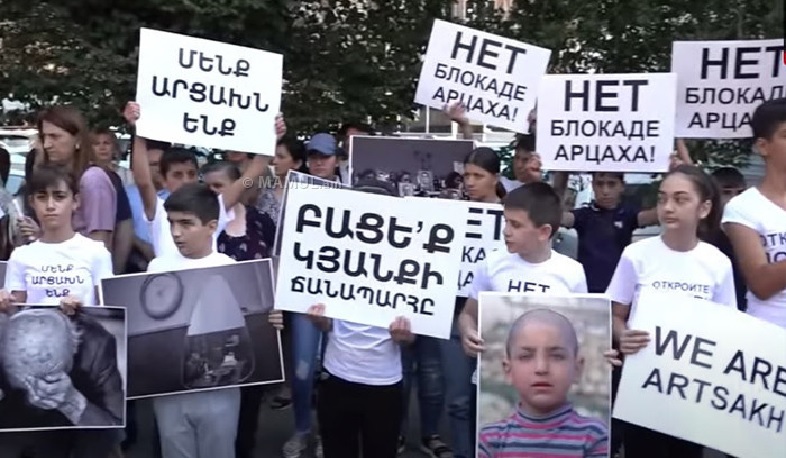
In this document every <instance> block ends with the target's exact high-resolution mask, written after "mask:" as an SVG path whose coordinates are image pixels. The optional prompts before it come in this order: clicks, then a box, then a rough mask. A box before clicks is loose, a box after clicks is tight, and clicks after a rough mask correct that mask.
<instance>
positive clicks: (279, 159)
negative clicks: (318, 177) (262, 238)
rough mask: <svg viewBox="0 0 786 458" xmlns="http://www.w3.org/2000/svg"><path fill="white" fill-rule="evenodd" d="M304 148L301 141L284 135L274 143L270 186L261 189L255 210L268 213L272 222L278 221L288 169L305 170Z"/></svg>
mask: <svg viewBox="0 0 786 458" xmlns="http://www.w3.org/2000/svg"><path fill="white" fill-rule="evenodd" d="M305 163H306V149H305V146H304V145H303V142H301V141H300V140H296V139H294V138H290V137H284V138H282V139H281V141H279V142H278V145H276V155H275V156H273V160H272V161H271V165H272V166H273V174H274V175H275V176H274V177H273V180H272V183H271V184H272V186H267V187H265V188H264V189H263V191H262V195H261V196H260V197H259V200H258V201H257V210H259V212H260V213H264V214H266V215H268V216H269V217H270V218H271V219H272V220H273V221H274V222H276V223H278V217H279V214H280V212H281V203H282V202H283V200H284V183H285V182H286V180H287V174H288V173H289V171H290V170H292V171H295V172H306V169H305Z"/></svg>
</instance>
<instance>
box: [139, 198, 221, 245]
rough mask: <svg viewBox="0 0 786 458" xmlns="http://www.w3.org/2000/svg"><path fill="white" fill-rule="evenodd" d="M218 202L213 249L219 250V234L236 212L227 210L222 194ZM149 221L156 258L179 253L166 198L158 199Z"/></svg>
mask: <svg viewBox="0 0 786 458" xmlns="http://www.w3.org/2000/svg"><path fill="white" fill-rule="evenodd" d="M218 203H219V206H220V208H219V212H218V227H217V228H216V232H215V233H213V251H218V236H219V234H221V231H223V230H224V229H226V227H227V224H229V222H230V221H232V220H233V219H235V215H234V212H227V209H226V207H225V206H224V199H223V198H222V197H221V196H219V198H218ZM145 218H147V217H145ZM148 223H149V224H150V237H151V238H152V239H153V251H154V252H155V255H156V258H158V257H161V256H169V255H174V254H179V251H178V250H177V245H175V240H174V239H173V238H172V230H171V229H170V227H169V220H167V216H166V210H164V199H162V198H161V197H158V198H157V200H156V214H155V215H154V216H153V221H148Z"/></svg>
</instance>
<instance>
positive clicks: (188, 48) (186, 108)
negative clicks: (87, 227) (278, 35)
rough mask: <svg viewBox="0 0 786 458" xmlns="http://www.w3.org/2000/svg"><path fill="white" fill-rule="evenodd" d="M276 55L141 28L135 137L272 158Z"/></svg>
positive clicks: (279, 63)
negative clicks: (139, 109) (136, 134)
mask: <svg viewBox="0 0 786 458" xmlns="http://www.w3.org/2000/svg"><path fill="white" fill-rule="evenodd" d="M282 69H283V58H282V56H281V55H280V54H274V53H270V52H267V51H262V50H259V49H251V48H244V47H241V46H235V45H230V44H226V43H220V42H217V41H210V40H204V39H201V38H194V37H189V36H187V35H179V34H176V33H169V32H162V31H158V30H151V29H145V28H143V29H141V30H140V39H139V67H138V74H137V86H136V101H137V102H138V103H139V104H140V105H141V111H142V115H141V117H140V119H139V121H138V122H137V132H138V133H139V135H141V136H143V137H145V138H150V139H154V140H161V141H167V142H172V143H183V144H186V145H194V146H200V147H204V148H216V149H224V150H231V151H243V152H248V153H259V154H265V155H269V156H272V155H273V154H274V151H275V145H276V132H275V119H276V116H277V115H278V113H279V111H280V106H281V84H282V76H281V75H282Z"/></svg>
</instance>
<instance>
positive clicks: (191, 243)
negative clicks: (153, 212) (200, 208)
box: [167, 212, 218, 257]
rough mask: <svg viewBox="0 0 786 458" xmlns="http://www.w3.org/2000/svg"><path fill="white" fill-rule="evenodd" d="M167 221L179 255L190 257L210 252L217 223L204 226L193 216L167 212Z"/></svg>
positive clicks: (213, 222)
mask: <svg viewBox="0 0 786 458" xmlns="http://www.w3.org/2000/svg"><path fill="white" fill-rule="evenodd" d="M167 219H168V220H169V227H170V230H171V231H172V239H173V240H174V241H175V246H176V247H177V249H178V251H180V254H182V255H183V256H185V257H190V256H194V255H200V254H203V253H204V252H205V251H207V252H209V251H210V249H211V247H212V246H213V232H215V230H216V227H217V226H218V221H215V220H213V221H210V222H208V223H207V224H204V223H203V222H202V221H201V220H200V219H199V217H197V216H196V215H195V214H193V213H185V212H167Z"/></svg>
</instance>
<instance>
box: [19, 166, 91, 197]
mask: <svg viewBox="0 0 786 458" xmlns="http://www.w3.org/2000/svg"><path fill="white" fill-rule="evenodd" d="M59 183H65V185H66V188H68V190H69V191H71V193H73V194H74V195H76V194H79V182H78V181H77V179H76V176H75V175H74V174H73V172H71V171H70V170H68V169H67V168H66V167H64V166H62V165H55V164H41V165H39V166H37V167H35V168H34V169H33V174H32V176H31V177H30V181H29V182H27V184H26V188H27V194H28V195H30V196H32V195H35V194H37V193H39V192H46V191H47V189H50V188H54V187H57V185H58V184H59Z"/></svg>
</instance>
